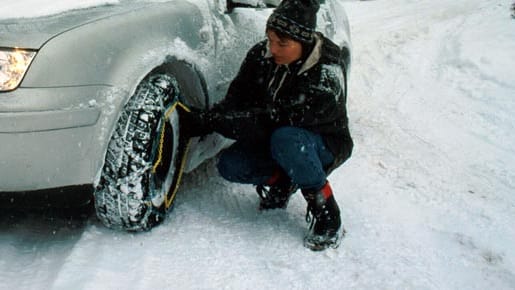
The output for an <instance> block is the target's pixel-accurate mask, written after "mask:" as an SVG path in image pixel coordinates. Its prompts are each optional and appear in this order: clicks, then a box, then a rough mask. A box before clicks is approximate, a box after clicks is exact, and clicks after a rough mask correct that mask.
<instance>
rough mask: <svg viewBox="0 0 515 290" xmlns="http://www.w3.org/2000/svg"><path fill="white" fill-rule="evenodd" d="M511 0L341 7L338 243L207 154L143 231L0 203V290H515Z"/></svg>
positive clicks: (298, 210)
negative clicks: (343, 52) (271, 203)
mask: <svg viewBox="0 0 515 290" xmlns="http://www.w3.org/2000/svg"><path fill="white" fill-rule="evenodd" d="M4 2H6V1H3V3H2V4H1V5H2V9H1V10H0V18H6V17H5V15H4V14H6V13H8V12H6V10H5V9H4V7H5V5H6V4H5V3H4ZM22 2H25V3H27V2H33V3H38V2H40V1H22ZM44 2H47V1H44ZM53 2H54V3H60V4H59V5H60V9H63V8H70V9H72V8H77V7H75V6H73V5H74V4H69V3H68V2H72V1H53ZM76 2H84V3H90V4H91V3H95V2H96V4H100V5H103V4H106V3H108V2H109V3H110V2H116V1H93V0H91V1H76ZM7 5H16V4H15V3H14V2H13V4H7ZM66 5H68V6H66ZM510 5H511V3H509V2H508V1H500V0H454V1H448V0H419V1H411V0H375V1H346V2H343V6H344V7H345V9H346V10H347V13H348V15H349V20H350V24H351V33H352V37H353V49H354V51H353V67H352V71H351V79H350V85H349V97H348V98H349V99H348V111H349V115H350V123H351V131H352V134H353V136H354V140H355V144H356V146H355V151H354V154H353V156H352V158H351V159H350V160H349V161H348V162H346V163H345V164H344V165H343V166H342V167H340V168H338V169H337V170H336V171H335V172H333V173H332V175H331V176H330V177H329V181H330V182H331V184H332V186H333V189H334V192H335V196H336V199H337V201H338V203H339V204H340V207H341V210H342V219H343V222H344V224H345V227H346V229H347V236H346V237H345V238H344V239H343V241H342V244H341V246H340V247H339V248H338V249H329V250H326V251H324V252H312V251H310V250H308V249H306V248H304V247H303V246H302V238H303V235H304V234H305V233H306V231H307V224H306V223H305V220H304V214H305V210H306V209H305V207H306V204H305V201H304V200H303V199H302V197H301V195H300V194H297V195H295V196H293V199H292V201H291V202H290V205H289V207H288V208H287V209H286V210H274V211H269V212H258V211H257V207H258V199H257V195H256V194H255V192H254V189H253V188H252V187H251V186H246V185H237V184H231V183H228V182H226V181H224V180H223V179H221V178H220V177H219V176H218V174H217V172H216V168H215V166H214V164H215V161H214V160H211V161H209V162H207V163H205V164H203V165H201V166H200V167H199V168H198V169H197V170H195V171H194V172H192V173H191V174H189V175H187V176H185V180H184V182H183V185H182V187H181V190H180V191H179V193H178V197H177V200H176V203H175V207H174V209H173V211H172V212H171V213H170V214H169V217H168V219H167V220H166V221H165V222H164V223H163V224H162V225H160V226H159V227H157V228H155V229H154V230H152V231H151V232H148V233H141V234H130V233H123V232H114V231H111V230H109V229H106V228H105V227H103V226H102V225H101V224H100V223H99V222H98V221H97V220H96V219H95V217H94V216H92V215H90V216H87V217H86V218H77V217H75V218H70V217H63V216H61V215H58V214H56V213H48V212H43V213H40V212H37V213H22V212H18V211H2V212H1V213H0V289H515V249H514V246H513V245H515V228H514V227H513V221H514V220H515V195H514V193H515V149H514V148H515V137H514V136H515V135H514V134H513V132H514V131H515V118H514V117H513V116H514V115H515V98H514V96H515V37H514V36H515V20H514V19H513V18H512V17H511V16H510V13H511V12H510ZM72 6H73V7H72ZM13 7H15V6H13ZM35 7H37V5H34V7H32V6H31V8H30V9H29V10H30V11H28V12H26V13H27V14H28V15H31V16H33V15H36V14H37V13H40V12H39V11H37V9H38V8H35ZM32 9H33V10H32ZM235 57H236V56H235ZM241 57H243V56H241Z"/></svg>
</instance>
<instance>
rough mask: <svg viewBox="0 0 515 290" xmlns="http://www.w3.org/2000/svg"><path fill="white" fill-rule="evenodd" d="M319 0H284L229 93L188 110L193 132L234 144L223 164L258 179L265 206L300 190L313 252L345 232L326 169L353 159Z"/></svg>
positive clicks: (334, 49) (337, 63)
mask: <svg viewBox="0 0 515 290" xmlns="http://www.w3.org/2000/svg"><path fill="white" fill-rule="evenodd" d="M318 9H319V5H318V0H303V1H301V0H284V1H282V2H281V4H280V5H279V7H277V8H276V9H275V10H274V12H273V13H272V15H271V16H270V18H269V19H268V21H267V26H266V36H267V40H265V41H262V42H259V43H257V44H256V45H255V46H254V47H253V48H252V49H250V51H249V52H248V53H247V56H246V58H245V60H244V61H243V64H242V66H241V68H240V71H239V73H238V75H237V76H236V78H235V79H234V80H233V81H232V83H231V85H230V87H229V90H228V92H227V96H226V98H225V99H224V100H223V101H222V102H221V103H219V104H217V105H215V106H214V107H213V108H212V109H210V110H208V111H194V112H192V113H188V114H186V115H184V116H183V122H184V123H183V124H185V126H189V128H188V129H189V131H190V133H191V134H192V135H194V136H198V135H203V134H207V133H211V132H213V131H216V132H218V133H220V134H222V135H224V136H226V137H228V138H232V139H235V140H236V142H235V143H234V144H233V145H231V146H230V147H229V148H227V149H225V151H223V152H222V154H221V155H220V159H219V161H218V170H219V172H220V175H221V176H222V177H224V178H225V179H227V180H229V181H232V182H238V183H246V184H254V185H256V190H257V193H258V195H259V198H260V209H261V210H268V209H276V208H286V206H287V204H288V200H289V199H290V196H291V195H292V194H293V193H295V192H296V191H297V190H298V189H300V191H301V192H302V195H303V196H304V198H305V199H306V201H307V204H308V207H307V208H308V210H307V211H308V212H307V215H306V217H307V219H308V221H309V222H311V227H310V232H309V234H308V235H307V236H306V237H305V239H304V245H305V246H306V247H308V248H310V249H312V250H323V249H326V248H328V247H337V246H338V244H339V240H340V238H341V237H342V236H343V235H344V233H345V231H344V229H343V226H342V223H341V218H340V209H339V207H338V204H337V202H336V200H335V198H334V195H333V190H332V189H331V186H330V184H329V183H328V182H327V176H328V174H329V173H330V172H331V171H332V170H333V169H335V168H336V167H338V166H340V165H341V164H342V163H343V162H344V161H345V160H346V159H347V158H349V157H350V155H351V151H352V147H353V143H352V139H351V136H350V133H349V129H348V119H347V110H346V88H345V77H346V76H345V65H344V62H343V56H342V55H341V50H340V49H339V48H338V46H337V45H335V44H334V43H333V42H331V40H329V39H327V38H326V37H324V36H323V35H322V34H321V33H319V32H316V31H315V27H316V13H317V11H318Z"/></svg>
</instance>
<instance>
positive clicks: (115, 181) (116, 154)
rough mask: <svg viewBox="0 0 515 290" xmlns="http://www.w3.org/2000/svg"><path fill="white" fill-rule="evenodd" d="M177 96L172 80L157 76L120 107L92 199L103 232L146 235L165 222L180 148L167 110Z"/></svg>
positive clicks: (174, 114) (171, 112) (175, 121)
mask: <svg viewBox="0 0 515 290" xmlns="http://www.w3.org/2000/svg"><path fill="white" fill-rule="evenodd" d="M178 96H179V86H178V84H177V81H176V80H175V78H173V77H171V76H169V75H165V74H159V75H154V76H150V77H147V78H146V79H145V80H143V81H142V83H141V84H140V85H139V86H138V88H137V89H136V92H135V94H134V95H133V96H132V97H131V98H130V99H129V101H128V103H127V104H126V105H125V107H124V109H123V111H122V113H121V115H120V117H119V119H118V123H117V124H116V128H115V130H114V133H113V136H112V137H111V140H110V141H109V144H108V148H107V153H106V157H105V163H104V166H103V169H102V173H101V177H100V181H99V184H98V186H97V187H96V189H95V193H94V198H95V210H96V214H97V217H98V218H99V219H100V220H101V221H102V223H103V224H104V225H105V226H107V227H109V228H113V229H119V230H127V231H146V230H150V229H151V228H152V227H154V226H155V225H157V224H159V223H160V222H162V221H163V219H164V218H165V216H166V211H167V209H168V208H169V207H170V206H171V203H172V202H173V198H174V196H175V194H174V193H175V191H174V192H173V193H172V195H173V196H172V195H171V194H170V189H171V188H172V187H174V188H175V187H177V186H178V181H179V177H180V173H181V172H179V171H180V165H181V159H182V158H181V157H183V156H182V155H184V152H183V148H185V146H184V144H183V143H182V142H181V140H180V138H179V137H180V136H179V116H178V114H179V113H178V112H177V110H175V109H174V107H175V106H174V107H171V106H173V105H174V103H175V102H174V100H177V99H178ZM165 114H169V116H165Z"/></svg>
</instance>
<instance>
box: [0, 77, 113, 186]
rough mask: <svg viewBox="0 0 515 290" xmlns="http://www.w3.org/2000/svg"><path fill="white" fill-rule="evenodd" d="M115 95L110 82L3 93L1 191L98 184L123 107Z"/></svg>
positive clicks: (0, 107) (0, 100) (0, 106)
mask: <svg viewBox="0 0 515 290" xmlns="http://www.w3.org/2000/svg"><path fill="white" fill-rule="evenodd" d="M118 95H119V94H118ZM113 96H114V94H113V89H112V88H111V87H108V86H82V87H66V88H34V89H32V88H30V89H29V88H20V89H18V90H15V91H13V92H9V93H2V94H0V144H1V145H0V146H1V147H0V148H1V149H0V192H27V191H36V190H43V189H50V188H60V187H67V186H74V185H83V184H93V182H94V180H95V177H96V175H97V173H98V172H99V170H100V168H101V166H102V163H103V158H104V155H105V148H106V146H107V142H108V140H109V136H110V132H111V128H112V124H113V122H114V120H115V119H116V116H117V114H114V112H117V108H118V107H119V106H120V104H117V103H120V102H119V100H117V99H116V98H114V97H113Z"/></svg>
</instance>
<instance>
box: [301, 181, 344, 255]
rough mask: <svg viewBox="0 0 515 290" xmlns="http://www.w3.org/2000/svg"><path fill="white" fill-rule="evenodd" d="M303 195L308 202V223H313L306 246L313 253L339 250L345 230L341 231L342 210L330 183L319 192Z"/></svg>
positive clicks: (307, 191)
mask: <svg viewBox="0 0 515 290" xmlns="http://www.w3.org/2000/svg"><path fill="white" fill-rule="evenodd" d="M302 195H303V196H304V198H305V199H306V201H307V202H308V209H307V213H306V221H307V222H308V223H311V224H310V227H309V229H310V231H309V233H308V235H307V236H306V237H305V238H304V246H305V247H306V248H309V249H311V250H313V251H322V250H325V249H327V248H329V247H331V248H337V247H338V246H339V245H340V240H341V238H342V237H343V236H344V235H345V230H344V229H343V227H342V229H341V231H340V227H341V220H340V209H339V208H338V204H337V203H336V200H335V199H334V196H333V191H332V189H331V187H330V185H329V182H326V184H325V185H324V186H323V187H322V188H321V189H320V190H318V191H313V190H302Z"/></svg>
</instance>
